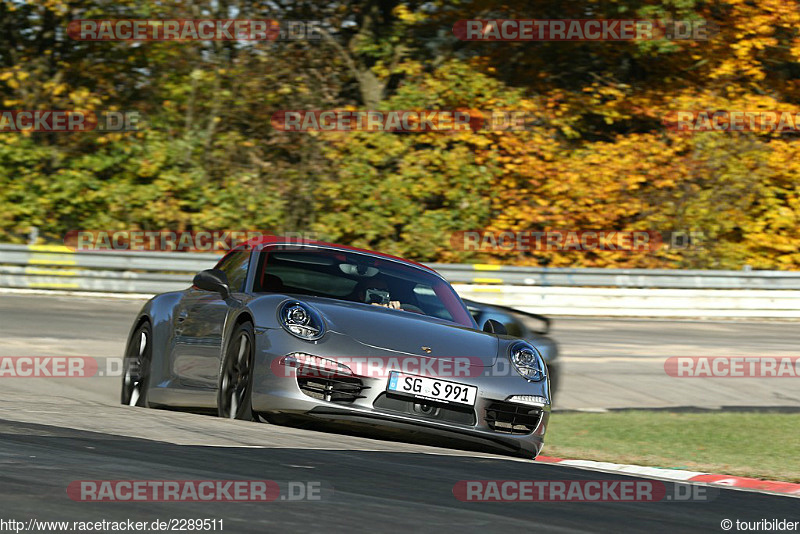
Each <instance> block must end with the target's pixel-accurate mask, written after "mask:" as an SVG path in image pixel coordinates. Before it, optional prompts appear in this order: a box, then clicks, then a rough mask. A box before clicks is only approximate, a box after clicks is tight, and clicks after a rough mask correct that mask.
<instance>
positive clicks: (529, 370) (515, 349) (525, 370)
mask: <svg viewBox="0 0 800 534" xmlns="http://www.w3.org/2000/svg"><path fill="white" fill-rule="evenodd" d="M509 358H510V359H511V364H512V365H513V366H514V369H516V370H517V372H518V373H519V374H520V375H522V376H523V377H524V378H527V379H528V380H532V381H534V382H538V381H539V380H543V379H544V377H545V376H547V367H545V364H544V359H543V358H542V355H541V354H539V351H538V350H536V349H535V348H534V347H533V345H531V344H529V343H525V342H522V341H519V342H517V343H514V344H513V345H511V348H510V349H509Z"/></svg>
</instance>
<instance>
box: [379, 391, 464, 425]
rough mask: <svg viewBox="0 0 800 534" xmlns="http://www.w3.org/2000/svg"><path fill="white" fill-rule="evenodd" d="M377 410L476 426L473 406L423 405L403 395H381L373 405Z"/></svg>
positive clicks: (434, 403)
mask: <svg viewBox="0 0 800 534" xmlns="http://www.w3.org/2000/svg"><path fill="white" fill-rule="evenodd" d="M373 406H374V407H375V408H378V409H381V410H390V411H392V412H400V413H404V414H407V415H413V416H415V417H422V418H425V419H434V420H438V421H447V422H449V423H458V424H461V425H474V424H475V410H473V409H472V406H460V405H457V404H444V403H440V402H431V403H427V404H424V403H421V402H419V401H416V400H415V399H409V398H408V397H405V396H402V395H393V394H387V393H381V394H380V395H379V396H378V398H377V399H375V402H374V403H373Z"/></svg>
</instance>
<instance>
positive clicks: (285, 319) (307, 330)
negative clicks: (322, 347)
mask: <svg viewBox="0 0 800 534" xmlns="http://www.w3.org/2000/svg"><path fill="white" fill-rule="evenodd" d="M279 315H280V321H281V325H282V326H283V328H285V329H286V330H287V331H288V332H289V333H290V334H293V335H295V336H297V337H299V338H300V339H306V340H308V341H314V340H315V339H319V338H321V337H322V336H323V334H325V323H324V322H323V320H322V316H321V315H320V314H319V313H318V312H317V311H316V310H315V309H314V308H312V307H311V306H309V305H308V304H303V303H302V302H297V301H289V302H286V303H285V304H284V305H283V306H281V309H280V313H279Z"/></svg>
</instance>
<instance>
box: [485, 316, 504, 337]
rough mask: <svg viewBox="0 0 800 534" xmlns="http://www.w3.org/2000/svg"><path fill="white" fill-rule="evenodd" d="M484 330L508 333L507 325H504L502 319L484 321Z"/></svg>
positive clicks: (493, 332)
mask: <svg viewBox="0 0 800 534" xmlns="http://www.w3.org/2000/svg"><path fill="white" fill-rule="evenodd" d="M483 331H484V332H489V333H490V334H498V335H504V334H506V327H505V326H503V323H501V322H500V321H495V320H494V319H487V321H486V322H485V323H483Z"/></svg>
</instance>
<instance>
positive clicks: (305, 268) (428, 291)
mask: <svg viewBox="0 0 800 534" xmlns="http://www.w3.org/2000/svg"><path fill="white" fill-rule="evenodd" d="M253 290H254V291H255V292H256V293H269V292H276V293H291V294H298V295H311V296H315V297H327V298H332V299H338V300H346V301H350V302H359V303H362V304H369V305H373V306H383V307H385V308H390V309H394V310H398V311H400V312H407V313H418V314H422V315H429V316H431V317H438V318H440V319H445V320H447V321H453V322H455V323H459V324H462V325H464V326H469V327H474V326H475V323H474V322H473V320H472V317H471V316H470V315H469V313H468V312H467V310H466V308H465V307H464V305H463V304H462V302H461V300H460V299H459V298H458V296H457V295H456V293H455V291H453V289H452V288H451V287H450V285H449V284H448V283H447V282H445V281H443V280H442V279H440V278H439V277H438V276H435V275H434V274H432V273H428V272H426V271H425V270H423V269H420V268H417V267H413V266H410V265H406V264H403V263H400V262H396V261H392V260H388V259H381V258H377V257H375V256H369V255H367V254H361V253H357V252H348V251H341V250H336V249H326V248H316V247H297V246H296V245H295V246H291V247H286V248H284V247H270V248H268V249H266V250H264V251H263V252H262V253H261V256H260V258H259V265H258V269H257V271H256V279H255V283H254V285H253Z"/></svg>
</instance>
